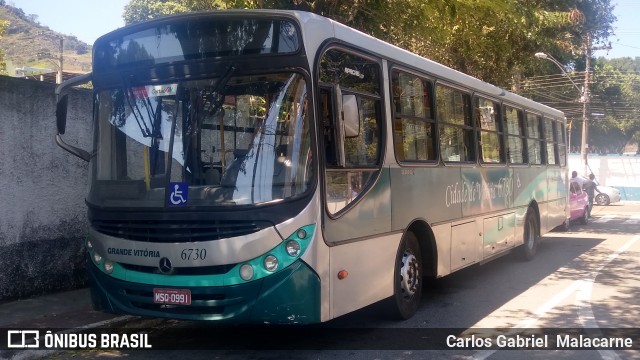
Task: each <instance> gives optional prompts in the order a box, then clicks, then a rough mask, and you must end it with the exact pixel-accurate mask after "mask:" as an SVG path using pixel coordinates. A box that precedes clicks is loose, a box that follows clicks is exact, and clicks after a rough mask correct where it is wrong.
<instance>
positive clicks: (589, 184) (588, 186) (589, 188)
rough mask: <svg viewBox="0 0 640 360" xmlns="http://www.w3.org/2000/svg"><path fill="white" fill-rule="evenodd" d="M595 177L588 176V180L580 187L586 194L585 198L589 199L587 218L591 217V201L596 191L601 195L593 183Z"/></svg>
mask: <svg viewBox="0 0 640 360" xmlns="http://www.w3.org/2000/svg"><path fill="white" fill-rule="evenodd" d="M595 178H596V177H595V175H593V174H589V179H587V180H586V181H585V182H584V184H583V185H582V189H583V190H584V191H586V192H587V197H588V198H589V217H591V208H593V199H594V198H595V196H596V191H597V192H598V193H602V192H601V191H600V190H598V186H597V184H596V182H595V181H594V179H595Z"/></svg>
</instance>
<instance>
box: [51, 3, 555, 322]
mask: <svg viewBox="0 0 640 360" xmlns="http://www.w3.org/2000/svg"><path fill="white" fill-rule="evenodd" d="M88 81H91V82H92V85H93V94H94V95H93V114H92V117H93V120H92V121H93V128H94V130H93V147H92V149H91V151H88V150H85V149H81V148H78V147H76V146H74V145H70V144H69V143H67V142H65V140H64V139H63V136H62V135H64V132H65V128H66V112H67V106H68V105H67V104H68V102H69V101H68V95H69V94H68V89H69V88H70V87H71V86H76V85H79V84H82V83H84V82H88ZM56 93H57V96H58V106H57V109H56V115H57V117H56V121H57V132H58V133H57V135H56V142H57V143H58V145H60V146H61V147H63V148H64V149H66V150H67V151H69V152H71V153H72V154H74V155H76V156H78V157H80V158H81V159H84V160H85V161H87V162H88V168H89V173H90V179H89V189H88V193H87V196H86V204H87V207H88V221H89V224H90V227H89V232H88V236H87V242H86V249H87V261H88V272H89V279H90V283H91V298H92V302H93V304H94V307H95V308H97V309H102V310H104V311H108V312H115V313H127V314H135V315H140V316H150V317H166V318H174V319H191V320H194V319H197V320H211V321H215V322H220V323H271V324H274V323H280V324H287V323H296V324H307V323H319V322H324V321H328V320H330V319H333V318H336V317H339V316H341V315H344V314H347V313H349V312H352V311H354V310H357V309H360V308H363V307H365V306H368V305H370V304H373V303H376V302H379V301H384V302H386V304H387V306H388V308H389V309H390V312H391V313H393V314H394V316H396V317H397V318H399V319H408V318H410V317H411V316H413V315H414V314H415V312H416V311H417V309H418V307H419V305H420V302H421V298H422V295H423V294H422V293H423V284H424V280H425V278H427V279H428V278H440V277H443V276H446V275H448V274H451V273H453V272H455V271H458V270H460V269H463V268H466V267H468V266H471V265H474V264H482V263H484V262H487V261H489V260H491V259H494V258H496V257H499V256H500V255H503V254H506V253H509V252H511V251H512V250H514V251H518V252H520V253H521V254H522V256H523V257H524V258H526V259H531V258H532V257H533V256H534V255H535V253H536V250H537V247H538V244H539V242H540V238H541V236H542V235H544V234H545V233H547V232H548V231H550V230H551V229H553V228H555V227H558V226H560V225H562V224H564V223H565V222H566V220H567V218H568V213H567V211H568V202H567V196H568V195H567V190H568V176H567V171H566V150H567V149H566V135H565V122H566V120H565V117H564V115H563V113H562V112H560V111H557V110H554V109H552V108H549V107H547V106H544V105H542V104H539V103H536V102H534V101H532V100H529V99H526V98H523V97H521V96H518V95H516V94H513V93H510V92H508V91H505V90H503V89H500V88H498V87H496V86H493V85H490V84H487V83H485V82H483V81H480V80H478V79H475V78H473V77H471V76H467V75H465V74H463V73H461V72H458V71H455V70H452V69H450V68H448V67H446V66H443V65H441V64H438V63H436V62H434V61H430V60H428V59H425V58H423V57H420V56H417V55H415V54H412V53H410V52H408V51H405V50H403V49H400V48H398V47H396V46H392V45H390V44H388V43H385V42H383V41H380V40H378V39H375V38H373V37H371V36H368V35H366V34H364V33H362V32H359V31H357V30H355V29H352V28H349V27H347V26H344V25H342V24H340V23H338V22H336V21H333V20H330V19H327V18H325V17H322V16H319V15H315V14H312V13H307V12H299V11H278V10H225V11H213V12H195V13H187V14H181V15H172V16H168V17H163V18H158V19H154V20H150V21H147V22H142V23H138V24H133V25H129V26H126V27H123V28H120V29H118V30H115V31H113V32H111V33H108V34H106V35H104V36H102V37H100V38H99V39H97V40H96V42H95V44H94V47H93V69H92V72H91V73H90V74H85V75H81V76H79V77H76V78H73V79H70V80H68V81H67V82H65V83H63V84H61V85H59V87H58V88H57V89H56ZM87 115H88V114H87ZM425 290H426V288H425Z"/></svg>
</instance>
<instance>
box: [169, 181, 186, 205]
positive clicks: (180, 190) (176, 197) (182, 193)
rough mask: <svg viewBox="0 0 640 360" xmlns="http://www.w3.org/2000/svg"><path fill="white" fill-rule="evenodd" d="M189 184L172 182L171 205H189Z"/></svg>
mask: <svg viewBox="0 0 640 360" xmlns="http://www.w3.org/2000/svg"><path fill="white" fill-rule="evenodd" d="M188 194H189V184H188V183H186V182H172V183H170V185H169V206H184V205H187V197H188Z"/></svg>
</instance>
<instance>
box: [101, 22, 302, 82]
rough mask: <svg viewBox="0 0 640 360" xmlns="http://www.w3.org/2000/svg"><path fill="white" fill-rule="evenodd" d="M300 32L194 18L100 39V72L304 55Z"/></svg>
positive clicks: (278, 25) (287, 26)
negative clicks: (232, 58) (231, 58)
mask: <svg viewBox="0 0 640 360" xmlns="http://www.w3.org/2000/svg"><path fill="white" fill-rule="evenodd" d="M299 47H300V42H299V39H298V32H297V31H296V27H295V26H294V24H293V23H292V22H290V21H286V20H264V19H263V20H260V19H242V20H219V19H212V18H210V17H209V18H206V19H200V20H199V19H194V20H191V21H184V22H179V23H171V24H160V25H156V26H153V27H150V28H146V29H142V30H139V31H136V32H134V33H131V34H127V35H124V36H121V37H115V38H113V37H110V38H106V39H100V40H98V41H97V42H96V48H95V52H94V72H104V71H110V70H114V69H117V68H121V67H123V66H125V67H126V66H129V65H134V64H137V65H140V64H145V65H148V66H151V65H157V64H160V63H169V62H175V61H185V60H200V59H205V58H215V57H221V56H225V57H226V56H243V55H256V54H287V53H294V52H296V51H298V50H299Z"/></svg>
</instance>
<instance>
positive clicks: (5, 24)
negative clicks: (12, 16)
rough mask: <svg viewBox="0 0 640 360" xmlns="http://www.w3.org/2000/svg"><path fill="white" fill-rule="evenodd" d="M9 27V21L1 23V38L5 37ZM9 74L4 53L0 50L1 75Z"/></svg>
mask: <svg viewBox="0 0 640 360" xmlns="http://www.w3.org/2000/svg"><path fill="white" fill-rule="evenodd" d="M7 27H9V22H8V21H0V38H2V36H3V35H4V33H5V31H6V30H7ZM6 74H7V63H6V62H5V60H4V51H2V49H0V75H6Z"/></svg>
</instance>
